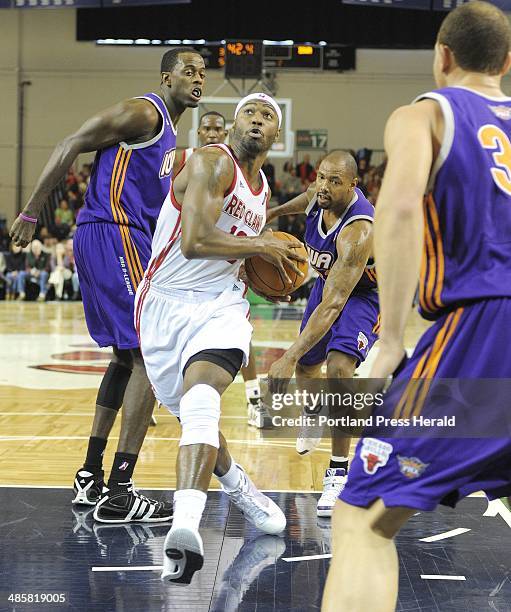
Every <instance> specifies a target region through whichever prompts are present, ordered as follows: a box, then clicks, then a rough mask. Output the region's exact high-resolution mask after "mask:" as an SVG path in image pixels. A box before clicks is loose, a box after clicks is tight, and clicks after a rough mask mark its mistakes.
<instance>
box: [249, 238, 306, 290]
mask: <svg viewBox="0 0 511 612" xmlns="http://www.w3.org/2000/svg"><path fill="white" fill-rule="evenodd" d="M273 236H274V238H278V239H279V240H291V241H293V242H296V240H297V239H296V238H295V237H294V236H292V235H291V234H287V233H286V232H273ZM295 251H296V253H297V255H302V257H305V258H306V259H307V251H306V249H305V246H304V245H303V244H302V246H301V247H300V248H298V249H295ZM295 263H296V265H297V267H298V269H299V270H300V271H301V272H303V274H304V276H300V275H299V274H297V273H296V272H295V271H294V270H292V269H291V268H290V267H289V266H285V268H286V272H287V275H288V276H289V278H290V279H291V283H286V282H285V280H284V278H283V277H282V274H281V273H280V270H279V269H278V268H277V267H275V266H274V265H273V264H271V263H270V262H269V261H266V260H265V259H263V258H262V257H259V256H256V257H250V258H249V259H246V260H245V272H246V274H247V277H248V279H249V281H250V283H251V285H252V286H253V287H254V288H255V289H257V291H260V292H261V293H263V294H264V295H268V296H279V297H281V296H284V295H289V294H290V293H293V291H296V290H297V289H298V287H300V285H301V284H302V283H303V281H304V280H305V277H306V276H307V270H308V269H309V264H308V263H307V261H304V262H303V263H300V262H298V261H297V262H295Z"/></svg>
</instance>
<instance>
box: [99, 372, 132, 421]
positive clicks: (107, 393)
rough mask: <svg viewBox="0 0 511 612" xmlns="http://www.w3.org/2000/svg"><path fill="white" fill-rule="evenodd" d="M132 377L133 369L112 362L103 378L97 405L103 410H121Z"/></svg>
mask: <svg viewBox="0 0 511 612" xmlns="http://www.w3.org/2000/svg"><path fill="white" fill-rule="evenodd" d="M130 376H131V368H129V367H127V366H126V365H123V364H122V363H119V362H116V361H111V362H110V363H109V365H108V368H107V370H106V372H105V375H104V376H103V380H102V381H101V385H100V387H99V391H98V397H97V399H96V404H98V406H103V408H110V409H111V410H116V411H117V410H119V408H120V407H121V406H122V402H123V400H124V392H125V391H126V387H127V385H128V381H129V379H130Z"/></svg>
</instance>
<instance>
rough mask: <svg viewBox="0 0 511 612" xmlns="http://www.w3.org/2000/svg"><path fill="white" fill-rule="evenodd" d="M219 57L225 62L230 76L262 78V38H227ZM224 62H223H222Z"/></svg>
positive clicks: (227, 75) (226, 74) (226, 70)
mask: <svg viewBox="0 0 511 612" xmlns="http://www.w3.org/2000/svg"><path fill="white" fill-rule="evenodd" d="M221 49H223V50H222V51H219V57H221V58H222V59H223V61H224V62H225V76H226V77H229V78H234V79H236V78H242V79H260V78H261V74H262V72H263V42H262V41H261V40H227V41H226V43H225V45H224V46H223V47H221ZM222 63H223V62H222Z"/></svg>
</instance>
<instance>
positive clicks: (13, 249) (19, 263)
mask: <svg viewBox="0 0 511 612" xmlns="http://www.w3.org/2000/svg"><path fill="white" fill-rule="evenodd" d="M5 259H6V264H7V267H6V269H5V279H6V283H7V285H6V293H5V299H6V300H13V299H14V297H15V295H16V293H17V294H20V293H22V292H24V291H25V277H26V275H27V272H26V270H25V267H26V266H25V262H26V255H25V253H23V251H22V249H21V247H19V246H16V245H15V244H14V243H12V242H11V244H10V245H9V253H8V254H7V257H6V258H5Z"/></svg>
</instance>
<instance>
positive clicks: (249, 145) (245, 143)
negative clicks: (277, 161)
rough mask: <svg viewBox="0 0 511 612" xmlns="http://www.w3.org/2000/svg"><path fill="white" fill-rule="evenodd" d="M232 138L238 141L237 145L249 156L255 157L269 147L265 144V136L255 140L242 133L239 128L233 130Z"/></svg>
mask: <svg viewBox="0 0 511 612" xmlns="http://www.w3.org/2000/svg"><path fill="white" fill-rule="evenodd" d="M233 137H234V140H236V141H238V143H239V147H240V148H241V149H242V150H243V151H244V152H245V153H246V154H247V155H249V156H250V157H256V156H257V155H260V154H261V153H266V151H268V150H269V149H270V147H268V146H267V144H268V143H267V141H266V138H264V137H263V138H261V139H259V140H256V139H255V138H251V137H250V136H247V135H245V134H243V133H242V132H241V131H240V130H236V129H235V130H234V132H233Z"/></svg>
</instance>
